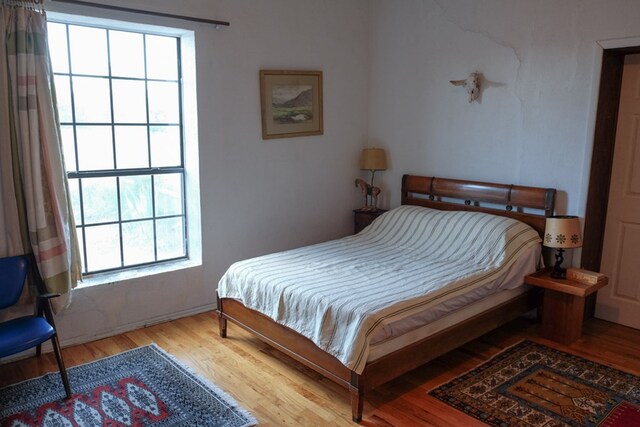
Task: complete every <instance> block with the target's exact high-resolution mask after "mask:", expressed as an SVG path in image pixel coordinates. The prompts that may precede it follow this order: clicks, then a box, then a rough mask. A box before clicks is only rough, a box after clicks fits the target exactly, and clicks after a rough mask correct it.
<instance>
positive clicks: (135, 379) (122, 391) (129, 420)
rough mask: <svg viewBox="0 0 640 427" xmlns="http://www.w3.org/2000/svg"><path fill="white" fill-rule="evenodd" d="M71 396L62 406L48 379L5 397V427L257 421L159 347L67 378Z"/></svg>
mask: <svg viewBox="0 0 640 427" xmlns="http://www.w3.org/2000/svg"><path fill="white" fill-rule="evenodd" d="M67 372H68V374H69V381H70V383H71V388H72V391H73V396H72V398H71V399H69V400H65V399H64V396H65V394H64V389H63V386H62V381H61V380H60V375H59V374H58V373H51V374H47V375H44V376H42V377H39V378H35V379H32V380H27V381H24V382H22V383H19V384H14V385H10V386H8V387H5V388H3V389H0V425H1V426H11V427H32V426H38V427H40V426H59V427H67V426H68V427H76V426H79V427H88V426H108V427H120V426H229V427H245V426H252V425H255V424H257V422H256V420H255V419H254V418H253V417H252V416H251V415H250V414H249V413H248V412H247V411H245V410H244V409H242V408H240V407H239V406H238V405H237V403H236V402H235V401H234V400H233V399H232V398H231V397H230V396H228V395H227V394H226V393H225V392H223V391H221V390H220V389H218V387H216V386H215V385H213V384H211V383H210V382H209V381H207V380H205V379H204V378H202V377H199V376H198V375H196V374H195V373H193V372H192V371H191V370H190V369H189V368H188V367H186V366H184V365H183V364H181V363H180V362H178V361H177V360H176V359H175V358H174V357H173V356H171V355H169V354H168V353H166V352H165V351H164V350H162V349H161V348H160V347H158V346H156V345H155V344H152V345H150V346H146V347H141V348H137V349H135V350H131V351H127V352H125V353H121V354H118V355H115V356H111V357H106V358H104V359H100V360H97V361H95V362H91V363H87V364H85V365H81V366H75V367H73V368H70V369H68V370H67Z"/></svg>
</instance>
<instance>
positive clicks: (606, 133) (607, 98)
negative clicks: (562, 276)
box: [580, 46, 640, 316]
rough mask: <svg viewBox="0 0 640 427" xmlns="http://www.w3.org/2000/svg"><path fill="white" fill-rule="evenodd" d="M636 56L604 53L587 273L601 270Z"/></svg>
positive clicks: (628, 50)
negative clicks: (628, 61)
mask: <svg viewBox="0 0 640 427" xmlns="http://www.w3.org/2000/svg"><path fill="white" fill-rule="evenodd" d="M635 53H640V46H633V47H624V48H615V49H604V50H603V52H602V71H601V74H600V90H599V92H598V110H597V113H596V126H595V132H594V139H593V153H592V157H591V172H590V175H589V190H588V194H587V206H586V211H585V222H584V241H583V245H582V259H581V261H580V264H581V265H582V267H583V268H586V269H588V270H593V271H600V263H601V261H602V247H603V244H604V232H605V224H606V219H607V208H608V202H609V187H610V184H611V171H612V169H613V150H614V147H615V141H616V126H617V124H618V109H619V106H620V90H621V88H622V72H623V69H624V59H625V57H626V56H627V55H631V54H635ZM595 302H596V295H595V294H593V295H592V296H590V298H589V300H588V304H587V310H586V313H585V314H587V315H588V316H593V314H594V312H595Z"/></svg>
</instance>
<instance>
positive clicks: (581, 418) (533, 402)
mask: <svg viewBox="0 0 640 427" xmlns="http://www.w3.org/2000/svg"><path fill="white" fill-rule="evenodd" d="M429 394H430V395H431V396H434V397H436V398H437V399H440V400H441V401H443V402H444V403H446V404H448V405H450V406H453V407H454V408H456V409H458V410H460V411H462V412H464V413H466V414H467V415H470V416H472V417H474V418H477V419H478V420H480V421H482V422H484V423H486V424H489V425H492V426H499V427H505V426H531V427H542V426H545V427H552V426H553V427H556V426H557V427H561V426H572V427H582V426H587V427H596V426H597V427H634V426H640V378H639V377H637V376H635V375H633V374H630V373H627V372H622V371H620V370H617V369H614V368H611V367H609V366H605V365H601V364H599V363H595V362H592V361H590V360H586V359H583V358H581V357H578V356H575V355H572V354H568V353H564V352H562V351H559V350H556V349H553V348H550V347H547V346H544V345H541V344H537V343H534V342H531V341H522V342H520V343H518V344H516V345H515V346H513V347H511V348H508V349H506V350H505V351H503V352H501V353H499V354H498V355H496V356H495V357H493V358H492V359H491V360H489V361H487V362H485V363H484V364H482V365H480V366H479V367H477V368H475V369H473V370H471V371H469V372H467V373H466V374H464V375H461V376H459V377H456V378H454V379H453V380H451V381H449V382H448V383H446V384H443V385H441V386H440V387H438V388H436V389H434V390H432V391H431V392H430V393H429Z"/></svg>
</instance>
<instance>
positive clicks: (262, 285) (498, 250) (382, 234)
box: [218, 206, 540, 373]
mask: <svg viewBox="0 0 640 427" xmlns="http://www.w3.org/2000/svg"><path fill="white" fill-rule="evenodd" d="M539 242H540V238H539V236H538V233H537V232H536V231H535V230H533V229H532V228H531V227H529V226H528V225H526V224H524V223H522V222H519V221H516V220H514V219H510V218H504V217H499V216H494V215H487V214H482V213H477V212H457V211H456V212H446V211H438V210H432V209H427V208H422V207H417V206H401V207H399V208H396V209H393V210H391V211H389V212H387V213H385V214H384V215H382V216H381V217H379V218H378V219H377V220H376V221H374V222H373V224H371V225H370V226H369V227H367V228H366V229H365V230H363V231H362V232H361V233H359V234H357V235H354V236H349V237H345V238H343V239H339V240H333V241H330V242H325V243H321V244H317V245H312V246H306V247H303V248H299V249H294V250H290V251H285V252H279V253H275V254H270V255H265V256H261V257H257V258H252V259H248V260H244V261H240V262H237V263H235V264H233V265H232V266H231V267H230V268H229V270H228V271H227V272H226V273H225V275H224V276H223V277H222V279H221V280H220V283H219V284H218V293H219V295H220V297H222V298H235V299H237V300H240V301H241V302H242V303H243V304H244V305H245V306H247V307H249V308H251V309H254V310H256V311H259V312H260V313H263V314H265V315H267V316H269V317H271V318H272V319H274V320H275V321H276V322H278V323H279V324H282V325H284V326H287V327H289V328H291V329H293V330H295V331H297V332H299V333H300V334H302V335H304V336H305V337H307V338H309V339H310V340H312V341H313V342H314V343H315V344H316V345H317V346H318V347H320V348H321V349H323V350H325V351H326V352H328V353H330V354H332V355H333V356H335V357H336V358H337V359H338V360H340V361H341V362H342V363H343V364H344V365H346V366H347V367H349V368H350V369H351V370H353V371H355V372H356V373H362V370H363V369H364V365H365V363H366V360H367V355H368V352H369V340H370V338H371V337H373V336H374V335H375V334H376V332H377V331H378V330H379V329H381V328H383V327H384V326H385V325H387V324H389V323H391V322H394V321H397V320H399V319H402V318H404V317H408V316H411V315H412V314H413V313H416V312H419V311H422V310H424V309H425V308H427V307H429V306H432V305H436V304H439V303H442V302H445V301H447V300H448V299H450V298H453V297H456V296H458V295H460V294H462V293H464V292H468V291H470V290H473V289H477V288H478V287H481V286H483V284H486V283H488V282H491V281H492V280H493V279H494V278H496V277H498V276H500V274H501V273H502V272H503V271H504V270H505V269H507V268H508V267H509V266H510V265H511V264H512V263H513V262H514V261H515V260H516V259H517V258H518V256H519V255H521V254H522V253H524V252H526V250H527V249H528V248H530V247H531V246H534V245H538V244H539Z"/></svg>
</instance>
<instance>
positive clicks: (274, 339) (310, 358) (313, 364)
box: [217, 289, 541, 422]
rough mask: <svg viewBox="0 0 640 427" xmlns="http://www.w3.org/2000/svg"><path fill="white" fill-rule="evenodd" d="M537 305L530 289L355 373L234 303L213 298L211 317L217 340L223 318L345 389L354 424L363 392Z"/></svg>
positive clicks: (536, 294) (224, 328)
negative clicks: (215, 304) (214, 318)
mask: <svg viewBox="0 0 640 427" xmlns="http://www.w3.org/2000/svg"><path fill="white" fill-rule="evenodd" d="M540 301H541V293H540V292H539V290H537V289H534V290H531V291H529V292H527V293H524V294H522V295H519V296H518V297H516V298H514V299H512V300H510V301H506V302H504V303H502V304H500V305H498V306H496V307H493V308H491V309H489V310H486V311H484V312H482V313H480V314H478V315H476V316H473V317H471V318H469V319H467V320H465V321H464V322H462V323H459V324H457V325H454V326H451V327H449V328H447V329H444V330H442V331H440V332H439V333H437V334H435V335H433V336H430V337H428V338H425V339H423V340H421V341H418V342H416V343H414V344H411V345H409V346H407V347H405V348H402V349H400V350H397V351H395V352H393V353H390V354H388V355H386V356H383V357H381V358H379V359H376V360H374V361H372V362H369V363H367V365H366V367H365V369H364V371H363V373H362V374H360V375H358V374H356V373H355V372H353V371H351V370H350V369H349V368H347V367H346V366H344V365H343V364H342V363H341V362H340V361H339V360H338V359H336V358H335V357H333V356H332V355H330V354H328V353H326V352H324V351H323V350H321V349H320V348H318V346H316V345H315V344H314V343H313V342H312V341H311V340H309V339H308V338H306V337H304V336H302V335H300V334H299V333H297V332H295V331H293V330H292V329H289V328H287V327H285V326H282V325H279V324H277V323H276V322H275V321H273V320H272V319H271V318H269V317H267V316H265V315H263V314H261V313H258V312H256V311H254V310H251V309H250V308H247V307H245V306H244V305H243V304H242V303H241V302H239V301H237V300H234V299H230V298H220V297H218V309H217V313H218V320H219V327H220V336H222V337H223V338H224V337H226V334H227V320H230V321H231V322H233V323H235V324H236V325H238V326H240V327H242V328H244V329H246V330H247V331H249V332H251V333H252V334H254V335H255V336H256V337H258V338H259V339H260V340H262V341H264V342H265V343H267V344H269V345H271V346H272V347H274V348H276V349H277V350H279V351H281V352H283V353H284V354H286V355H288V356H290V357H292V358H293V359H295V360H297V361H298V362H300V363H302V364H303V365H305V366H307V367H309V368H311V369H313V370H314V371H316V372H318V373H319V374H321V375H323V376H324V377H326V378H328V379H330V380H332V381H334V382H336V383H338V384H339V385H341V386H343V387H345V388H347V389H348V390H349V393H350V395H351V412H352V413H351V416H352V419H353V421H355V422H360V421H361V420H362V411H363V406H364V396H365V392H366V391H367V390H369V389H372V388H374V387H377V386H379V385H382V384H384V383H386V382H387V381H390V380H392V379H394V378H397V377H399V376H401V375H403V374H405V373H407V372H409V371H411V370H412V369H415V368H417V367H419V366H422V365H424V364H425V363H427V362H429V361H431V360H433V359H435V358H437V357H439V356H441V355H443V354H445V353H447V352H449V351H451V350H453V349H455V348H457V347H459V346H461V345H463V344H465V343H467V342H469V341H472V340H474V339H476V338H478V337H480V336H482V335H484V334H485V333H487V332H489V331H492V330H493V329H495V328H497V327H498V326H501V325H503V324H505V323H507V322H509V321H511V320H513V319H515V318H517V317H518V316H520V315H522V314H524V313H526V312H528V311H529V310H531V309H533V308H536V307H538V306H539V304H540Z"/></svg>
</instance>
